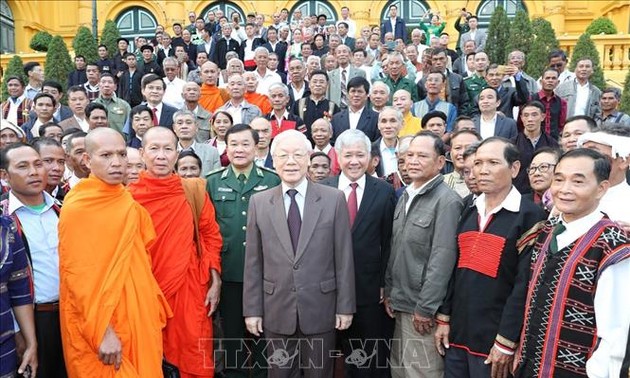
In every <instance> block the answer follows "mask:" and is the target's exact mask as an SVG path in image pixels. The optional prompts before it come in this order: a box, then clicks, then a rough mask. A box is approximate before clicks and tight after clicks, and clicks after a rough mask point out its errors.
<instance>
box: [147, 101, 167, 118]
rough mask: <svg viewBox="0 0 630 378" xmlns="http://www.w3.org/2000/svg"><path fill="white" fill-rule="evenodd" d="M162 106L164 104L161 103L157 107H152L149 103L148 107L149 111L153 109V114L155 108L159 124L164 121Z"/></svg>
mask: <svg viewBox="0 0 630 378" xmlns="http://www.w3.org/2000/svg"><path fill="white" fill-rule="evenodd" d="M162 105H163V103H162V102H160V103H159V104H157V105H156V106H153V105H150V104H148V103H147V106H148V107H149V109H151V112H153V108H155V109H156V111H155V116H156V117H157V122H158V123H159V122H160V120H161V119H162Z"/></svg>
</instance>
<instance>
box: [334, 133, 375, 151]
mask: <svg viewBox="0 0 630 378" xmlns="http://www.w3.org/2000/svg"><path fill="white" fill-rule="evenodd" d="M360 143H362V144H363V147H365V152H367V153H368V154H369V153H370V151H371V150H372V143H371V142H370V138H368V137H367V135H365V133H364V132H363V131H361V130H358V129H348V130H346V131H344V132H343V133H341V134H340V135H339V136H338V137H337V140H335V151H337V155H339V154H341V151H343V148H344V147H348V146H352V145H355V144H360Z"/></svg>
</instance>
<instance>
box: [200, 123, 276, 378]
mask: <svg viewBox="0 0 630 378" xmlns="http://www.w3.org/2000/svg"><path fill="white" fill-rule="evenodd" d="M258 141H259V138H258V133H257V132H256V131H255V130H253V129H252V128H251V127H250V126H248V125H245V124H238V125H234V126H233V127H232V128H230V129H229V130H228V132H227V133H226V135H225V142H226V145H227V146H226V151H227V156H228V159H229V161H230V164H229V165H228V166H227V167H225V168H222V169H219V170H217V171H214V172H212V173H210V174H209V175H208V176H207V180H208V184H207V190H208V193H209V195H210V198H211V199H212V202H213V203H214V208H215V210H216V214H217V222H218V223H219V226H220V228H221V236H222V237H223V249H222V250H221V269H222V273H221V275H222V277H221V278H222V280H223V286H222V288H221V300H220V302H219V313H220V316H221V318H222V320H223V331H224V338H225V339H226V340H225V341H224V343H223V345H224V348H225V371H224V372H225V376H226V377H228V378H229V377H237V376H238V377H242V376H254V377H266V376H267V375H266V371H265V370H262V369H260V367H261V366H265V352H264V345H263V343H262V342H260V343H255V342H254V343H250V345H247V346H244V345H241V342H240V341H238V340H239V339H250V340H251V339H253V338H254V336H253V335H251V334H248V333H247V332H246V329H245V323H244V322H243V267H244V261H245V232H246V230H247V207H248V205H249V197H250V196H251V195H253V194H255V193H258V192H262V191H264V190H267V189H270V188H273V187H274V186H276V185H279V184H280V179H279V178H278V175H276V174H275V173H274V172H273V171H271V170H269V169H267V168H262V167H257V166H256V165H254V158H255V157H256V147H257V144H258ZM230 339H232V340H230ZM249 351H251V353H252V354H253V355H252V356H251V357H250V356H248V352H249ZM255 362H258V364H257V365H255ZM254 365H255V366H254Z"/></svg>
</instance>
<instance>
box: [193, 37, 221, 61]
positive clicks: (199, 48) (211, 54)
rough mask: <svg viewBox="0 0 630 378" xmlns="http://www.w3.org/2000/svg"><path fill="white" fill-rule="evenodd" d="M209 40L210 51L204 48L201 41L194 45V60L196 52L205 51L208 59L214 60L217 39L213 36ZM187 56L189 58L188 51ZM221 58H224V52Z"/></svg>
mask: <svg viewBox="0 0 630 378" xmlns="http://www.w3.org/2000/svg"><path fill="white" fill-rule="evenodd" d="M211 40H212V43H211V44H210V51H208V50H206V45H205V43H202V44H200V45H196V49H195V50H196V52H195V60H196V59H197V53H199V52H205V53H206V55H208V60H212V61H213V62H214V61H215V60H214V57H215V55H216V51H217V40H215V39H214V38H211ZM226 52H227V51H226ZM188 58H189V59H190V53H189V54H188ZM223 59H225V54H223ZM195 64H197V62H196V61H195Z"/></svg>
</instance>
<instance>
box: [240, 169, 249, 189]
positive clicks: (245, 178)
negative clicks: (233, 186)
mask: <svg viewBox="0 0 630 378" xmlns="http://www.w3.org/2000/svg"><path fill="white" fill-rule="evenodd" d="M245 181H247V177H245V175H244V174H243V173H241V174H240V175H238V182H239V183H240V184H241V189H242V188H243V187H244V186H245Z"/></svg>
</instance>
